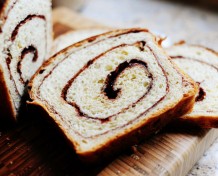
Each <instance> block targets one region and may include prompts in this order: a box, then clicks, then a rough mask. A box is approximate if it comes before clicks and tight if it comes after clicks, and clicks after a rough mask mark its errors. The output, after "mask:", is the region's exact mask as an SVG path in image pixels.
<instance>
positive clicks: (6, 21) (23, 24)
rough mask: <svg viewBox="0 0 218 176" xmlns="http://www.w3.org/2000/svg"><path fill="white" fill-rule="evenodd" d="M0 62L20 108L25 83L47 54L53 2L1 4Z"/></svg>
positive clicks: (21, 0)
mask: <svg viewBox="0 0 218 176" xmlns="http://www.w3.org/2000/svg"><path fill="white" fill-rule="evenodd" d="M1 8H2V9H3V10H2V13H1V19H2V25H1V34H0V36H1V39H0V40H1V42H2V43H4V45H3V46H2V47H1V51H2V56H1V58H4V59H1V63H0V64H1V65H2V67H3V72H4V77H5V81H6V84H7V87H8V88H9V93H10V97H11V99H12V102H13V106H14V108H15V109H16V111H18V109H19V107H20V103H21V102H20V101H21V98H22V96H23V94H24V91H25V86H26V84H27V83H28V81H29V79H30V78H31V76H32V75H33V74H34V73H35V72H36V71H37V69H38V68H39V67H40V66H41V65H42V63H43V62H44V61H45V59H46V58H47V57H48V54H49V53H48V52H49V50H50V46H51V17H50V16H51V11H50V10H51V9H50V8H51V2H50V1H49V0H46V1H38V0H32V1H31V3H30V2H29V1H28V0H6V1H5V2H4V3H3V4H2V7H1Z"/></svg>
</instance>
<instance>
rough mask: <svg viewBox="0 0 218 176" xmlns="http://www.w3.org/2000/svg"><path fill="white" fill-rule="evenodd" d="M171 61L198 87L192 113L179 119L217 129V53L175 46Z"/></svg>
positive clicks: (193, 47) (171, 53) (170, 53)
mask: <svg viewBox="0 0 218 176" xmlns="http://www.w3.org/2000/svg"><path fill="white" fill-rule="evenodd" d="M168 54H169V55H170V56H171V58H172V59H173V61H174V62H175V63H176V64H177V65H178V66H179V67H180V68H181V69H183V70H184V71H185V72H186V73H187V74H189V75H190V76H191V77H192V78H193V79H194V80H195V81H196V82H197V83H198V85H199V92H198V95H197V97H196V99H195V105H194V108H193V110H192V112H190V113H188V114H186V115H184V116H183V117H181V118H182V119H183V120H185V121H187V122H193V123H195V124H197V125H200V126H201V127H204V128H211V127H216V128H217V127H218V53H216V52H215V51H212V50H210V49H207V48H204V47H201V46H192V45H187V44H179V45H175V46H173V47H171V48H169V49H168Z"/></svg>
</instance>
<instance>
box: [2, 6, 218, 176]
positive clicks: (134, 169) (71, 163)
mask: <svg viewBox="0 0 218 176" xmlns="http://www.w3.org/2000/svg"><path fill="white" fill-rule="evenodd" d="M63 14H64V18H63ZM61 16H62V18H60V17H61ZM65 17H66V18H65ZM78 17H79V18H80V16H78V15H77V14H74V13H71V12H70V11H68V10H67V9H64V8H60V9H57V10H55V11H54V24H55V25H54V33H55V36H58V35H60V34H62V33H65V32H67V31H69V30H71V29H81V28H82V27H81V26H79V24H81V23H85V21H87V19H84V18H83V17H81V18H80V19H81V20H83V21H80V22H78V21H77V20H76V21H77V22H75V18H78ZM62 19H64V20H62ZM66 19H67V20H66ZM88 21H89V20H88ZM74 22H75V23H74ZM94 24H95V23H94V22H92V21H89V22H87V23H86V25H87V26H85V28H88V26H89V25H90V27H96V26H95V25H94ZM57 26H58V27H57ZM83 27H84V24H83ZM98 27H100V28H101V27H104V26H101V25H98ZM33 112H34V113H33ZM35 112H37V111H31V110H30V109H29V110H28V111H27V112H26V113H24V114H23V115H22V116H21V118H20V119H19V122H18V123H17V124H14V125H10V126H8V125H5V124H3V123H1V124H0V176H3V175H10V176H14V175H24V176H28V175H46V176H47V175H48V176H49V175H75V176H77V175H103V176H108V175H110V176H113V175H114V176H115V175H134V176H137V175H149V176H153V175H173V176H174V175H175V176H180V175H186V174H187V172H188V171H189V170H190V169H191V168H192V166H193V165H194V163H195V162H196V161H197V160H198V159H199V158H200V157H201V156H202V155H203V153H204V151H205V150H206V149H207V148H208V147H209V146H210V145H211V144H212V143H213V141H214V140H215V139H216V138H217V137H218V131H217V130H203V129H199V128H195V127H192V126H186V125H184V124H180V125H179V126H176V127H174V126H173V125H171V126H168V128H166V129H164V130H163V131H162V132H161V133H159V134H157V135H155V136H154V137H152V138H150V139H147V140H146V141H144V142H143V143H142V144H140V145H137V146H133V147H131V148H129V149H127V150H126V151H123V153H121V154H120V156H118V157H117V158H115V159H114V160H112V161H108V162H102V163H101V164H98V165H92V166H88V165H84V164H82V163H81V162H80V161H79V160H78V159H77V156H76V155H75V153H74V151H73V149H72V148H71V147H70V146H69V145H68V144H67V142H66V141H65V139H64V138H63V136H62V134H60V133H59V131H58V130H57V128H55V126H54V125H53V124H51V123H50V122H48V121H47V119H45V118H43V117H42V116H43V115H42V114H37V113H35Z"/></svg>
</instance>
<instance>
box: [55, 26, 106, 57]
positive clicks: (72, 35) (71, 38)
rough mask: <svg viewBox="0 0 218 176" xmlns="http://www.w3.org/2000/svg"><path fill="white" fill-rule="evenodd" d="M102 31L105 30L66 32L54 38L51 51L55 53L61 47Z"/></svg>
mask: <svg viewBox="0 0 218 176" xmlns="http://www.w3.org/2000/svg"><path fill="white" fill-rule="evenodd" d="M103 32H106V30H104V29H81V30H75V31H70V32H67V33H65V34H63V35H61V36H59V37H58V38H56V39H55V40H54V42H53V45H52V52H51V53H52V55H53V54H56V53H57V52H59V51H61V50H62V49H64V48H66V47H68V46H70V45H72V44H74V43H76V42H79V41H81V40H84V39H86V38H89V37H91V36H94V35H97V34H101V33H103Z"/></svg>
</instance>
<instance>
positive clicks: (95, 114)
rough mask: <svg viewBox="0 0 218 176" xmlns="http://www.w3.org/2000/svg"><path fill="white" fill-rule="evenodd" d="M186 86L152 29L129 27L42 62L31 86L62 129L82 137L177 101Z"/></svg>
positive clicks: (122, 126) (120, 127)
mask: <svg viewBox="0 0 218 176" xmlns="http://www.w3.org/2000/svg"><path fill="white" fill-rule="evenodd" d="M185 84H186V86H184V85H185ZM190 87H191V86H190V84H189V83H188V81H187V80H185V78H184V77H183V76H182V75H181V74H180V73H179V72H178V70H177V69H175V68H174V67H173V66H172V64H171V62H170V61H169V60H168V59H167V56H166V55H165V54H164V53H163V52H162V50H161V49H160V48H159V46H158V45H157V44H156V41H155V38H154V36H153V35H151V34H150V33H149V32H148V31H147V30H142V29H131V30H120V31H119V30H118V31H115V32H110V33H106V34H103V35H100V36H96V37H92V38H89V39H87V40H84V41H82V42H80V43H77V44H75V45H73V46H72V47H69V48H68V49H67V50H64V51H63V53H59V54H58V55H57V56H55V57H54V58H52V59H51V60H50V61H49V62H47V63H46V64H45V65H44V66H43V67H41V70H40V71H39V72H38V74H37V75H36V76H35V77H34V78H33V79H32V80H31V82H30V84H29V91H30V96H31V99H32V100H33V101H34V102H33V103H36V104H40V105H41V106H43V107H44V108H45V109H46V110H47V111H48V112H49V114H50V115H51V116H52V117H53V118H54V119H55V121H56V122H58V123H59V125H60V126H61V128H62V129H65V132H66V131H67V132H66V133H68V134H70V135H71V136H73V137H74V140H77V139H78V140H81V138H84V141H86V139H88V138H89V139H96V138H101V136H105V135H106V136H108V137H110V135H112V134H113V135H115V134H119V132H120V131H125V130H128V129H132V128H133V126H138V125H139V124H142V123H145V122H146V121H147V120H148V119H149V117H151V116H155V115H157V114H158V113H161V112H164V111H166V110H167V108H168V107H170V106H172V105H173V104H174V105H175V104H176V103H178V102H179V101H181V99H182V98H183V96H184V93H186V92H188V91H190ZM175 92H176V93H175ZM84 143H86V142H84ZM84 145H85V144H84Z"/></svg>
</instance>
